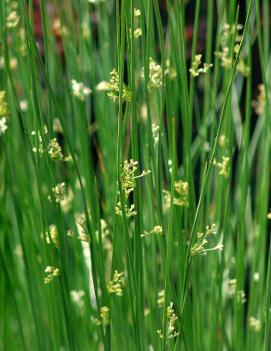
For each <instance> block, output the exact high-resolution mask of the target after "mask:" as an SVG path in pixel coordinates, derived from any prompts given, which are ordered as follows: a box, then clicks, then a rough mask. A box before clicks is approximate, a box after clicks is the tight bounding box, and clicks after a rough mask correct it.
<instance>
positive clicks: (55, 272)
mask: <svg viewBox="0 0 271 351" xmlns="http://www.w3.org/2000/svg"><path fill="white" fill-rule="evenodd" d="M44 272H45V273H46V274H47V276H46V277H45V278H44V284H48V283H50V282H51V281H52V280H53V279H54V278H55V277H58V276H59V275H60V271H59V268H57V267H53V266H47V267H46V268H45V270H44Z"/></svg>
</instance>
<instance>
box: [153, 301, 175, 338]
mask: <svg viewBox="0 0 271 351" xmlns="http://www.w3.org/2000/svg"><path fill="white" fill-rule="evenodd" d="M177 321H178V317H177V315H176V313H175V310H174V305H173V302H171V303H170V304H169V306H168V308H167V335H166V337H167V338H168V339H172V338H176V337H177V336H178V335H179V334H180V333H179V332H178V331H177V326H176V324H177ZM157 334H158V335H159V336H160V338H161V339H162V338H163V337H164V336H163V334H162V331H161V329H159V330H157Z"/></svg>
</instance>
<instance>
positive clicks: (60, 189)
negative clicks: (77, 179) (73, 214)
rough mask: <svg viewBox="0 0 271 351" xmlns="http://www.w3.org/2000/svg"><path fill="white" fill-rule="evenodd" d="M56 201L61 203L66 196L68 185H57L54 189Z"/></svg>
mask: <svg viewBox="0 0 271 351" xmlns="http://www.w3.org/2000/svg"><path fill="white" fill-rule="evenodd" d="M52 192H53V196H54V200H55V202H57V203H61V201H62V200H63V199H64V196H65V194H66V184H65V183H64V182H62V183H59V184H57V185H56V186H54V187H53V188H52Z"/></svg>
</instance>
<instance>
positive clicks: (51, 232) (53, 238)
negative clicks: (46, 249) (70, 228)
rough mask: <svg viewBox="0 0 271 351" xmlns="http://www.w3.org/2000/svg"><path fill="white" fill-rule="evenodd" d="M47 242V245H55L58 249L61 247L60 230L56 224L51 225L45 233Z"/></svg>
mask: <svg viewBox="0 0 271 351" xmlns="http://www.w3.org/2000/svg"><path fill="white" fill-rule="evenodd" d="M42 237H43V235H42ZM45 240H46V242H47V244H51V243H53V244H54V246H55V247H56V248H58V247H59V242H58V230H57V226H56V225H55V224H50V225H49V228H48V229H47V230H46V231H45Z"/></svg>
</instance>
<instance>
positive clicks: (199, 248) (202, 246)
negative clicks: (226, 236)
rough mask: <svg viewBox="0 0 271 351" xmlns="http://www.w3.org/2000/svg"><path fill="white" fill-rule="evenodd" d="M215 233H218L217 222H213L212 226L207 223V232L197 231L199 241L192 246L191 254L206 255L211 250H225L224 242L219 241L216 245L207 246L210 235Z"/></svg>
mask: <svg viewBox="0 0 271 351" xmlns="http://www.w3.org/2000/svg"><path fill="white" fill-rule="evenodd" d="M215 234H216V225H215V224H212V225H211V227H209V226H208V225H207V226H206V230H205V233H200V232H199V233H197V241H196V243H195V244H194V245H193V247H192V248H191V251H190V255H191V256H196V255H206V254H207V253H208V252H209V251H222V250H223V244H222V243H218V244H217V245H216V246H214V247H211V248H206V244H207V243H208V240H209V238H210V236H211V235H215Z"/></svg>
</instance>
